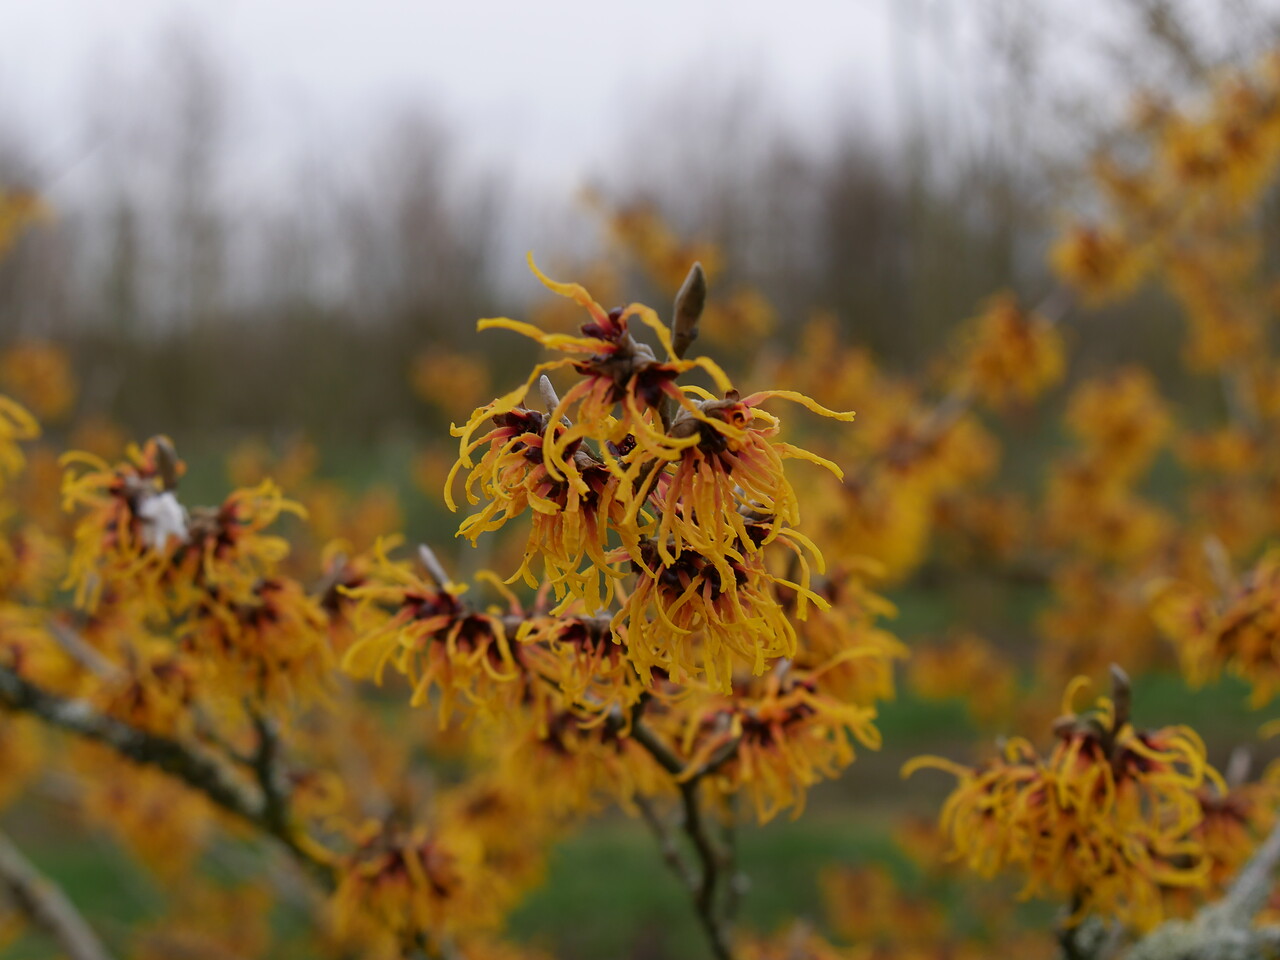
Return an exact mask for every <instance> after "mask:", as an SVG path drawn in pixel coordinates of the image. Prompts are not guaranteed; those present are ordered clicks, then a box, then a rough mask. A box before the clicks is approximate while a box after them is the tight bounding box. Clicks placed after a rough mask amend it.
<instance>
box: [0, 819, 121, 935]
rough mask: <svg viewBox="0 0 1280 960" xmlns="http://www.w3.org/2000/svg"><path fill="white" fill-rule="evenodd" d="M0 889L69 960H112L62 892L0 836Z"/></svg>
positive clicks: (4, 837) (8, 840) (19, 851)
mask: <svg viewBox="0 0 1280 960" xmlns="http://www.w3.org/2000/svg"><path fill="white" fill-rule="evenodd" d="M0 890H3V891H4V892H5V893H7V894H8V896H9V899H11V900H12V901H13V903H14V904H15V906H17V908H18V910H19V911H21V912H22V913H23V914H24V915H25V916H26V917H27V919H28V920H30V921H31V923H32V924H34V925H35V926H37V927H39V928H40V929H41V930H43V931H44V932H45V933H47V934H49V936H51V937H53V939H54V940H56V941H57V943H58V946H59V947H61V948H62V951H63V952H64V953H65V954H66V955H67V957H68V960H111V954H109V953H108V952H107V949H106V947H104V946H103V945H102V941H101V940H99V939H98V935H97V934H96V933H94V932H93V928H92V927H90V926H89V924H88V922H87V921H86V920H85V919H84V917H83V916H82V915H81V913H80V911H79V910H77V909H76V906H75V904H73V903H72V902H71V900H70V899H68V897H67V895H66V894H65V893H63V891H62V888H61V887H59V886H58V885H57V884H56V883H54V882H53V881H52V880H50V879H49V878H48V877H46V876H45V875H44V874H42V873H41V872H40V871H39V870H37V869H36V867H35V865H34V864H32V863H31V862H30V861H29V860H27V858H26V857H25V856H23V855H22V851H21V850H19V849H18V848H17V847H16V846H14V844H13V842H12V841H11V840H10V839H9V838H8V837H7V836H6V835H5V834H4V833H0Z"/></svg>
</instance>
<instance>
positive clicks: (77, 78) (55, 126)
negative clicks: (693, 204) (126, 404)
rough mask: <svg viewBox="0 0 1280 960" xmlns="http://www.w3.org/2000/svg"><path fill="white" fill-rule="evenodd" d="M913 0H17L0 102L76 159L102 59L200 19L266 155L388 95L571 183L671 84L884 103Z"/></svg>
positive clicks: (803, 108) (364, 113) (825, 101)
mask: <svg viewBox="0 0 1280 960" xmlns="http://www.w3.org/2000/svg"><path fill="white" fill-rule="evenodd" d="M918 2H919V0H701V2H696V0H647V2H643V3H639V2H609V0H543V2H537V3H531V2H527V0H523V2H522V0H467V2H458V0H454V2H434V0H430V2H423V0H419V2H410V0H366V2H341V3H339V2H332V0H218V2H216V3H207V2H201V3H195V2H184V0H7V2H3V3H0V39H2V40H3V43H2V44H0V47H2V49H3V52H2V53H0V109H6V110H9V111H14V110H16V111H17V113H18V116H19V119H20V120H21V122H22V126H23V129H24V130H25V131H27V132H28V133H29V134H31V135H33V136H34V137H36V138H37V139H38V140H39V141H40V143H41V146H42V147H43V149H44V150H46V151H50V152H52V154H53V155H55V156H56V155H57V154H58V153H60V152H63V151H66V152H74V151H75V149H76V147H75V144H76V138H77V137H79V136H81V132H80V131H78V130H75V129H73V128H72V127H71V126H69V124H71V122H72V118H74V117H76V116H77V114H78V113H79V111H78V110H77V105H78V103H79V102H81V101H83V99H84V98H85V96H86V90H87V87H88V85H89V84H91V83H92V77H93V76H94V72H95V70H99V69H101V68H102V67H103V66H104V65H105V66H109V67H110V68H111V69H112V70H113V71H115V72H117V73H118V72H120V71H124V72H125V73H126V74H127V73H128V72H129V71H131V70H134V71H138V70H145V69H146V65H147V64H148V63H149V62H151V61H152V60H154V56H155V50H156V46H157V43H158V42H159V39H160V38H162V37H163V36H164V35H165V31H166V29H171V28H172V27H173V25H174V24H176V23H181V24H188V25H189V24H194V25H197V26H199V27H201V28H202V29H203V31H204V32H205V33H206V34H207V35H208V37H209V38H210V40H211V41H212V47H213V49H214V50H215V52H216V53H217V54H218V55H219V57H220V59H221V60H222V61H223V63H224V64H225V66H226V67H227V69H228V72H229V74H230V75H231V76H232V77H233V79H234V85H235V91H236V94H237V96H238V97H239V99H241V100H242V101H244V102H245V103H247V105H248V107H249V110H248V111H247V113H248V116H250V117H252V126H251V128H250V130H249V131H248V133H247V136H249V137H250V138H252V140H253V141H254V143H253V144H252V146H254V147H255V148H256V149H258V150H260V151H261V152H263V153H265V154H266V155H271V154H272V153H273V152H275V151H279V150H280V149H281V148H282V147H283V146H284V145H285V144H293V145H296V144H298V143H300V142H307V143H314V144H317V145H318V144H322V143H330V144H332V143H336V142H344V141H348V140H351V139H359V138H360V136H361V134H362V133H363V131H364V129H365V125H366V124H367V123H369V122H370V120H371V118H372V117H373V116H374V115H379V116H381V115H383V114H384V113H385V110H386V109H387V108H388V107H389V106H394V105H396V104H405V103H427V104H430V105H431V106H432V107H433V108H434V109H435V110H437V111H438V112H439V113H441V114H442V115H443V117H444V118H445V119H446V120H447V121H451V125H452V126H453V127H454V128H455V129H457V130H458V131H459V134H460V137H461V139H462V140H463V143H464V145H465V147H466V148H467V149H468V150H472V151H475V152H476V155H477V156H481V157H485V158H498V159H504V160H505V159H512V160H513V162H514V163H515V164H517V165H518V167H519V168H520V171H521V172H522V173H523V174H525V175H530V176H535V177H537V178H539V179H548V178H549V179H552V180H554V181H559V182H562V183H564V184H570V183H574V182H576V181H577V180H579V179H580V178H581V175H582V174H583V173H584V172H585V171H586V170H588V169H591V168H593V167H596V166H597V165H598V164H600V163H602V162H605V157H606V149H607V144H608V140H609V137H610V135H611V133H612V132H613V131H614V130H616V129H619V128H621V127H622V126H624V124H622V123H620V122H618V121H619V120H620V119H622V118H623V115H625V113H626V111H628V110H636V109H640V108H641V106H642V105H643V103H644V102H645V101H646V98H648V97H650V96H652V95H653V94H654V92H655V91H659V90H662V89H663V88H664V86H669V85H670V84H671V83H672V82H673V80H672V78H673V77H680V78H684V79H687V80H688V81H690V83H691V84H692V83H694V82H696V81H698V80H706V81H708V82H710V83H716V82H720V83H722V84H724V83H729V82H731V81H732V80H733V79H736V78H739V77H751V78H759V79H761V80H762V82H763V85H764V86H766V87H767V88H768V89H769V90H770V93H771V95H773V96H774V98H775V100H776V102H777V103H779V104H780V105H781V106H782V107H783V108H784V109H785V110H786V111H787V112H788V113H794V114H796V115H797V118H798V119H800V118H804V117H805V116H806V115H810V114H811V115H812V117H813V119H814V120H815V121H817V120H820V119H821V116H822V114H823V111H824V110H825V109H828V108H829V105H830V104H831V103H832V101H833V100H834V98H835V94H836V92H837V91H843V92H846V93H848V92H852V93H853V94H854V97H855V99H857V100H859V101H862V102H864V103H867V104H868V105H871V107H872V109H871V110H869V112H874V109H875V108H876V105H881V107H880V108H881V109H883V101H884V94H885V93H886V88H887V86H888V85H889V83H890V77H891V75H892V73H893V65H892V59H891V50H892V49H894V45H893V43H892V42H891V37H892V33H893V28H892V26H891V23H890V16H889V14H888V13H887V12H886V11H888V10H889V9H890V4H893V3H918ZM899 49H900V48H899ZM692 92H696V91H691V93H692Z"/></svg>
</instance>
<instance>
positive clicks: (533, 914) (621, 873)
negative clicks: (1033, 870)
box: [509, 810, 905, 960]
mask: <svg viewBox="0 0 1280 960" xmlns="http://www.w3.org/2000/svg"><path fill="white" fill-rule="evenodd" d="M891 823H892V821H891V818H890V816H889V815H888V813H887V812H886V811H879V812H866V811H863V812H858V813H856V814H855V812H854V811H853V810H848V811H846V812H844V813H838V812H833V811H824V812H822V813H815V814H814V815H812V816H810V817H806V818H804V819H802V820H798V821H788V820H781V821H777V822H774V823H771V824H768V825H767V826H765V827H750V828H747V829H744V830H742V831H741V833H740V837H739V862H740V864H741V867H742V870H743V871H744V872H745V874H746V875H747V876H748V877H749V878H750V883H749V886H748V887H747V889H746V890H745V892H744V894H743V896H742V901H741V906H740V917H741V919H742V922H743V923H744V924H745V925H747V926H749V927H751V928H753V929H757V930H761V931H772V930H775V929H777V928H778V927H779V926H781V925H783V924H784V923H787V922H789V921H790V920H793V919H796V918H806V919H809V920H812V921H815V922H821V918H822V913H823V910H822V901H821V897H820V895H819V890H818V877H819V874H820V872H821V871H822V870H823V869H824V868H827V867H831V866H836V865H850V864H862V863H867V862H873V861H874V862H887V863H890V864H895V865H897V867H898V868H899V869H905V866H904V862H903V858H902V855H901V854H900V853H899V852H898V851H897V849H896V847H895V846H894V844H893V842H892V839H891V838H890V829H891ZM509 932H510V934H511V935H512V936H513V937H514V938H516V939H518V940H522V941H530V942H533V943H538V944H541V945H543V946H545V947H547V948H549V949H551V950H552V951H553V952H554V953H555V954H556V955H557V956H563V957H570V958H582V960H587V958H591V960H609V958H621V957H629V956H641V955H643V956H652V957H667V958H671V960H681V958H690V960H694V958H702V957H705V956H706V947H705V946H704V943H703V939H702V933H701V930H700V929H699V927H698V926H697V923H696V921H695V919H694V916H693V911H692V908H691V906H690V903H689V897H688V894H687V893H686V892H685V891H684V889H683V888H682V887H681V886H680V884H679V882H678V881H677V880H676V878H675V877H674V876H673V875H672V873H671V872H670V869H669V867H668V866H667V865H666V864H665V863H664V862H663V860H662V858H661V856H660V855H659V853H658V849H657V847H656V845H655V843H654V840H653V838H652V837H651V836H650V835H649V833H648V832H647V830H646V829H645V827H644V826H643V825H641V824H639V823H636V822H634V821H629V820H622V819H620V818H609V819H606V820H602V821H597V822H594V823H591V824H588V825H587V826H586V827H584V828H583V829H582V830H581V831H579V832H577V833H575V834H574V835H572V836H571V837H569V838H568V839H566V840H564V841H563V842H562V843H561V844H560V845H559V846H558V847H557V848H556V849H555V851H554V852H553V854H552V857H551V863H550V867H549V870H548V875H547V882H546V884H545V885H544V886H543V887H542V888H541V889H539V890H538V891H537V892H535V893H534V894H533V895H532V896H531V897H530V898H529V899H528V900H527V901H526V902H525V903H524V904H523V905H522V906H521V907H520V909H518V910H517V911H516V912H515V914H514V915H513V917H512V919H511V926H510V931H509Z"/></svg>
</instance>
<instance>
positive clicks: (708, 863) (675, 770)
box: [631, 700, 736, 960]
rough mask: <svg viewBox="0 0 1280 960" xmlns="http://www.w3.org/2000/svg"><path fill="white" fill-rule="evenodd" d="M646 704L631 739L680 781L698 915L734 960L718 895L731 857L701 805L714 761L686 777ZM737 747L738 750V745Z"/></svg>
mask: <svg viewBox="0 0 1280 960" xmlns="http://www.w3.org/2000/svg"><path fill="white" fill-rule="evenodd" d="M646 703H647V700H641V701H640V702H639V703H637V704H636V706H635V707H634V708H633V710H632V714H631V737H632V739H633V740H634V741H635V742H636V743H638V744H639V745H640V746H641V747H643V748H644V749H645V751H646V752H648V754H649V755H650V756H651V757H653V759H654V760H655V761H656V762H657V763H658V765H659V766H660V767H662V769H663V770H665V771H666V772H667V773H669V774H671V776H672V777H673V778H675V780H676V786H677V788H678V789H679V791H680V809H681V813H682V816H681V820H680V829H681V830H682V831H683V832H684V835H685V837H687V838H688V840H689V842H690V844H691V845H692V846H693V850H694V854H695V855H696V859H697V869H696V871H694V874H695V875H694V878H693V883H691V884H689V889H690V892H691V893H692V895H693V907H694V913H695V914H696V915H697V917H698V922H699V923H700V924H701V925H702V929H703V931H704V932H705V933H706V935H707V940H708V941H709V943H710V944H711V951H712V953H714V954H715V956H716V958H717V960H733V953H732V951H731V950H730V948H729V933H728V929H727V927H728V925H727V923H726V922H725V919H724V917H723V916H721V914H720V913H719V911H718V910H717V909H716V894H717V892H718V890H719V889H720V881H721V879H722V878H723V876H724V873H725V868H726V866H727V865H728V863H729V859H730V858H729V855H728V854H727V853H726V852H725V851H724V850H723V849H722V848H721V846H720V844H719V843H718V842H717V841H716V839H715V837H714V836H713V835H712V834H711V831H710V829H709V825H708V823H707V821H706V819H705V817H704V815H703V810H702V804H701V802H700V791H699V786H700V784H701V782H702V780H703V778H704V777H706V776H707V775H708V774H709V773H711V772H713V771H712V762H711V761H709V762H708V763H707V765H706V766H704V767H702V768H701V769H699V770H698V771H696V772H695V773H694V774H693V775H686V772H685V764H684V763H683V762H682V761H681V759H680V757H679V756H677V755H676V753H675V752H674V751H673V750H672V749H671V748H670V747H668V746H667V745H666V743H664V742H663V740H662V739H661V738H660V737H659V736H658V735H657V734H656V733H655V732H654V731H653V730H652V729H650V727H649V726H648V725H647V724H646V723H645V722H644V720H643V718H642V714H643V712H644V708H645V705H646ZM734 747H735V749H736V743H735V744H734ZM721 752H722V753H723V751H721ZM729 756H732V753H729V754H726V755H725V756H724V757H723V758H721V757H720V755H719V754H717V757H716V758H713V760H714V762H715V764H716V766H717V767H718V766H720V765H722V764H723V763H724V762H726V761H727V759H728V757H729Z"/></svg>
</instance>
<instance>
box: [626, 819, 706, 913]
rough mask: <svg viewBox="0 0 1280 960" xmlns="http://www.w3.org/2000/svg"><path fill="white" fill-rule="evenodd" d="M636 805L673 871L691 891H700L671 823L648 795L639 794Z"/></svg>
mask: <svg viewBox="0 0 1280 960" xmlns="http://www.w3.org/2000/svg"><path fill="white" fill-rule="evenodd" d="M635 805H636V807H637V808H638V809H639V810H640V816H641V818H642V819H643V820H644V822H645V823H646V824H647V825H648V827H649V830H650V831H651V832H652V833H653V836H654V839H656V840H657V841H658V850H659V852H660V853H661V854H662V859H663V860H664V861H666V864H667V866H669V867H670V868H671V872H672V873H674V874H675V875H676V876H677V877H679V878H680V882H681V883H683V884H684V885H685V886H686V887H687V888H688V889H689V891H690V892H691V893H694V894H696V893H697V891H698V875H697V873H695V872H694V869H693V867H692V866H690V865H689V863H688V862H687V861H686V860H685V858H684V855H683V854H682V853H681V852H680V847H679V846H678V845H677V844H676V838H675V835H674V834H673V833H672V832H671V827H670V825H669V824H667V823H666V822H665V821H664V820H663V819H662V816H661V814H659V813H658V811H657V810H655V809H654V807H653V804H652V803H650V802H649V798H648V797H642V796H637V797H636V798H635Z"/></svg>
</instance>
